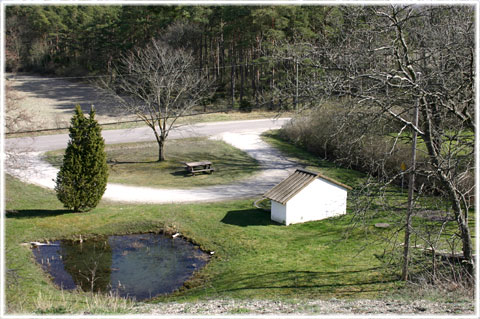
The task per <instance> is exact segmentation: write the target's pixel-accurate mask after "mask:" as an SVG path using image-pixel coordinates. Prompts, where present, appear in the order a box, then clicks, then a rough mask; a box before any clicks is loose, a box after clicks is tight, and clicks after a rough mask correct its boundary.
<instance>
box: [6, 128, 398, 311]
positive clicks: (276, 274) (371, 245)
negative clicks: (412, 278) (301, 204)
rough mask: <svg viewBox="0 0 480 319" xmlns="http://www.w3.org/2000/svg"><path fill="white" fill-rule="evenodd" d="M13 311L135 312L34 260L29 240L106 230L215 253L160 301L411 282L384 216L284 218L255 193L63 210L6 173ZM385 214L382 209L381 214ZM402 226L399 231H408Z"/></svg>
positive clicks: (303, 157)
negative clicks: (263, 206) (64, 287)
mask: <svg viewBox="0 0 480 319" xmlns="http://www.w3.org/2000/svg"><path fill="white" fill-rule="evenodd" d="M265 139H266V140H268V141H269V142H271V143H272V144H274V145H276V146H277V147H279V148H280V149H281V150H283V151H284V152H286V154H287V155H288V156H290V157H295V158H296V159H297V160H299V161H301V162H302V163H304V164H306V165H307V166H308V168H310V169H314V170H319V171H321V172H322V173H324V174H325V175H328V176H331V177H333V178H337V179H338V180H339V181H341V182H344V183H347V184H349V185H351V186H356V185H359V184H360V183H361V180H362V179H363V175H362V174H360V173H358V172H354V171H350V170H345V169H339V168H336V167H335V166H334V165H332V164H330V163H328V162H324V161H321V160H319V159H318V158H317V157H314V156H312V155H310V154H308V153H306V152H302V151H301V150H299V149H297V148H294V147H292V146H290V145H288V144H287V143H285V142H282V141H281V140H278V139H277V138H276V137H275V135H274V134H270V135H269V136H266V137H265ZM5 199H6V208H7V214H6V219H5V225H6V227H5V229H6V236H5V240H6V249H5V252H6V267H7V269H10V270H11V271H9V272H8V275H7V277H6V281H7V290H6V300H7V312H9V313H12V312H37V313H79V312H80V313H82V312H84V311H88V312H89V313H96V314H97V313H132V312H134V311H135V308H134V305H135V304H134V303H130V302H127V301H124V300H120V299H118V298H114V297H106V296H98V295H90V294H89V293H83V292H61V291H60V290H58V289H57V288H56V287H54V285H53V284H52V282H51V281H50V280H49V279H48V277H47V275H46V274H44V273H43V272H42V270H41V268H40V267H39V266H38V265H36V264H35V263H34V262H33V257H32V253H31V251H30V249H29V248H28V247H25V246H22V245H20V244H21V243H24V242H28V241H44V240H54V239H60V238H79V235H80V234H81V235H82V236H83V238H87V239H88V237H94V236H98V235H111V234H128V233H142V232H160V231H167V232H173V231H180V232H181V233H182V234H183V235H185V236H186V237H188V238H190V239H191V240H192V241H193V242H194V243H196V244H197V245H199V246H200V247H202V248H203V249H205V250H207V251H215V254H214V257H213V258H212V260H211V261H210V263H209V264H208V265H207V266H206V267H205V268H204V269H203V270H202V271H200V272H199V273H198V274H197V276H196V277H194V278H193V279H192V280H190V281H189V282H187V283H186V287H188V288H189V289H183V290H180V291H178V292H176V293H174V294H172V295H169V296H160V297H157V298H156V299H154V300H152V302H158V301H178V302H181V301H194V300H199V299H212V298H241V299H272V300H278V299H282V300H291V299H313V298H315V299H319V298H320V299H321V298H332V297H335V298H381V297H384V296H389V295H392V294H395V293H397V292H398V291H399V289H398V288H401V287H403V283H401V282H399V281H398V280H397V278H398V273H397V272H396V270H397V269H395V268H386V267H383V266H382V262H381V261H380V260H379V259H378V258H376V257H375V256H376V255H377V256H378V255H381V254H382V253H383V242H382V241H383V239H384V238H385V236H386V235H388V234H389V232H391V230H390V229H379V228H375V227H374V226H373V225H374V223H377V222H382V221H387V222H388V221H389V220H390V219H389V218H390V216H389V215H390V212H384V214H383V215H382V214H378V216H380V217H378V218H376V219H372V220H369V221H368V222H367V224H366V225H364V226H365V227H358V228H352V221H353V220H354V219H353V218H354V215H353V214H352V204H353V203H352V202H349V212H348V214H347V215H344V216H340V217H336V218H330V219H326V220H322V221H315V222H308V223H304V224H297V225H290V226H288V227H286V226H282V225H279V224H276V223H274V222H272V221H271V220H270V215H269V213H268V212H265V211H263V210H259V209H254V208H253V205H252V204H253V199H251V200H236V201H226V202H217V203H202V204H181V205H180V204H177V205H129V204H120V203H113V202H108V201H102V202H101V203H100V205H99V206H98V207H97V208H95V209H94V210H92V211H91V212H88V213H71V212H69V211H65V210H64V209H63V208H62V205H61V204H60V202H58V201H57V199H56V197H55V194H54V192H53V191H50V190H46V189H42V188H39V187H36V186H32V185H27V184H24V183H21V182H19V181H18V180H16V179H14V178H11V177H9V176H7V178H6V194H5ZM381 216H384V217H381ZM400 235H401V234H399V236H400Z"/></svg>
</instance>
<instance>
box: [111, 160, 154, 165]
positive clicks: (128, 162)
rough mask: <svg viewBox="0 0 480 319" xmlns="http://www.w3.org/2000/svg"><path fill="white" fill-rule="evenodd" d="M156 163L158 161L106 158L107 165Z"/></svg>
mask: <svg viewBox="0 0 480 319" xmlns="http://www.w3.org/2000/svg"><path fill="white" fill-rule="evenodd" d="M155 163H158V161H112V160H108V161H107V164H109V165H120V164H122V165H123V164H125V165H127V164H155Z"/></svg>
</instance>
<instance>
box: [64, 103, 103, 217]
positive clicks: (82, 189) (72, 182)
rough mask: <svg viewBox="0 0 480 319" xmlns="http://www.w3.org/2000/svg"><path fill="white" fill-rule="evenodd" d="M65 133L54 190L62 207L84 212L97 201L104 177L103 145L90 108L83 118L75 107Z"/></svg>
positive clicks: (101, 190)
mask: <svg viewBox="0 0 480 319" xmlns="http://www.w3.org/2000/svg"><path fill="white" fill-rule="evenodd" d="M69 131H70V141H69V142H68V146H67V149H66V151H65V156H64V158H63V164H62V167H61V168H60V171H59V172H58V175H57V180H56V186H55V191H56V192H57V197H58V199H59V200H60V201H61V202H62V203H63V205H64V206H65V207H66V208H68V209H73V210H74V211H76V212H78V211H88V210H91V209H92V208H95V207H96V206H97V204H98V203H99V202H100V199H101V198H102V196H103V193H104V192H105V189H106V186H107V177H108V167H107V159H106V154H105V142H104V140H103V138H102V135H101V128H100V126H99V125H98V123H97V121H96V120H95V111H94V109H93V107H92V108H91V110H90V116H89V118H86V117H85V116H84V114H83V112H82V109H81V108H80V106H79V105H77V106H76V107H75V115H74V116H73V117H72V120H71V126H70V129H69Z"/></svg>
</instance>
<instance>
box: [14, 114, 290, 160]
mask: <svg viewBox="0 0 480 319" xmlns="http://www.w3.org/2000/svg"><path fill="white" fill-rule="evenodd" d="M288 121H289V119H288V118H280V119H261V120H245V121H229V122H214V123H200V124H195V125H188V126H181V127H177V128H174V129H172V131H171V132H170V135H169V139H175V138H187V137H194V136H212V135H218V134H221V133H225V132H230V133H244V132H257V133H261V132H264V131H267V130H271V129H278V128H280V127H281V126H282V125H283V124H285V123H286V122H288ZM102 135H103V137H104V139H105V143H107V144H119V143H132V142H147V141H154V140H155V137H154V135H153V132H152V130H151V129H150V128H149V127H140V128H133V129H123V130H104V131H103V132H102ZM67 143H68V134H58V135H43V136H38V137H22V138H8V139H5V151H6V152H9V151H17V152H45V151H51V150H56V149H61V148H66V147H67Z"/></svg>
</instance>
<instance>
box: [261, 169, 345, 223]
mask: <svg viewBox="0 0 480 319" xmlns="http://www.w3.org/2000/svg"><path fill="white" fill-rule="evenodd" d="M351 189H352V188H351V187H350V186H347V185H345V184H342V183H340V182H337V181H335V180H333V179H331V178H329V177H326V176H323V175H321V174H319V173H314V172H310V171H307V170H303V169H297V170H296V171H295V172H294V173H293V174H292V175H290V176H289V177H287V178H286V179H285V180H283V181H282V182H280V184H278V185H276V186H275V187H273V188H272V189H271V190H269V191H268V192H266V193H265V195H264V196H265V197H266V198H268V199H270V200H271V203H272V208H271V217H270V218H271V219H272V220H274V221H276V222H278V223H281V224H285V225H289V224H296V223H303V222H307V221H312V220H320V219H324V218H328V217H332V216H337V215H343V214H346V212H347V191H348V190H351Z"/></svg>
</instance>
